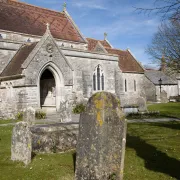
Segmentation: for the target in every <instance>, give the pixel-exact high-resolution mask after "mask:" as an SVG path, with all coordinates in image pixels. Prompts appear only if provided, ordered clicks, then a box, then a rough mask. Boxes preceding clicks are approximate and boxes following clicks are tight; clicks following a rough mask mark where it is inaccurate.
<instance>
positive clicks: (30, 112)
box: [23, 107, 36, 125]
mask: <svg viewBox="0 0 180 180" xmlns="http://www.w3.org/2000/svg"><path fill="white" fill-rule="evenodd" d="M35 113H36V110H35V109H34V108H32V107H27V108H26V109H24V111H23V121H24V122H27V123H28V124H29V125H32V124H34V123H35Z"/></svg>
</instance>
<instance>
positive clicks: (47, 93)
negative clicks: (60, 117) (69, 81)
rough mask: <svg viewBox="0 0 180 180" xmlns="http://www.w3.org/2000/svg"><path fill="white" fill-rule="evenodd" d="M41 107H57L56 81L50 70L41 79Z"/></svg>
mask: <svg viewBox="0 0 180 180" xmlns="http://www.w3.org/2000/svg"><path fill="white" fill-rule="evenodd" d="M40 105H41V107H56V81H55V78H54V75H53V74H52V72H51V71H50V70H49V69H46V70H45V71H44V72H43V73H42V75H41V78H40Z"/></svg>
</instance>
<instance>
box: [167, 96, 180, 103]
mask: <svg viewBox="0 0 180 180" xmlns="http://www.w3.org/2000/svg"><path fill="white" fill-rule="evenodd" d="M172 99H175V100H176V102H180V96H170V97H169V100H170V101H171V100H172Z"/></svg>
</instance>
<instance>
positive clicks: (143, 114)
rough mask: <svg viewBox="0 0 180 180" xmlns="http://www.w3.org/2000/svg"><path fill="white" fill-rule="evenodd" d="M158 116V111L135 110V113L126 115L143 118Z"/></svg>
mask: <svg viewBox="0 0 180 180" xmlns="http://www.w3.org/2000/svg"><path fill="white" fill-rule="evenodd" d="M158 117H160V113H159V111H149V112H137V113H129V114H128V115H127V118H128V119H144V118H158Z"/></svg>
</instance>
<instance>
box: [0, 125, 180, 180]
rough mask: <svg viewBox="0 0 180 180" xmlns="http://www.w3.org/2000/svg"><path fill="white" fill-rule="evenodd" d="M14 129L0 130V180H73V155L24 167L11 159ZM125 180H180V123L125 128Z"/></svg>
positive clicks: (39, 157)
mask: <svg viewBox="0 0 180 180" xmlns="http://www.w3.org/2000/svg"><path fill="white" fill-rule="evenodd" d="M12 128H13V126H8V127H0V139H1V140H0V176H1V178H0V179H1V180H11V179H12V178H13V179H32V180H36V179H47V180H49V179H52V180H57V179H59V180H63V179H64V180H72V179H73V177H74V161H73V157H74V156H73V155H74V151H73V152H68V153H65V154H58V153H54V154H36V155H35V156H34V157H33V160H32V162H31V164H29V165H28V166H27V167H25V166H24V164H23V163H19V162H13V161H11V160H10V158H11V152H10V150H11V134H12ZM127 132H128V133H127V143H126V156H125V169H124V179H125V180H132V177H133V179H137V180H142V179H147V180H151V179H157V180H169V179H173V180H176V179H177V178H178V177H180V172H179V167H180V123H179V122H176V123H174V122H170V123H151V124H150V123H139V124H138V123H137V124H128V130H127Z"/></svg>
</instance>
